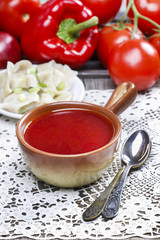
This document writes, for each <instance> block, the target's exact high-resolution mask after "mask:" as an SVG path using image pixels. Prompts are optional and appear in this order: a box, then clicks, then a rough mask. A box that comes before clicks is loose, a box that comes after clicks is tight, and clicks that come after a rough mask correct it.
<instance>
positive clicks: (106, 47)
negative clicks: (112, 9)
mask: <svg viewBox="0 0 160 240" xmlns="http://www.w3.org/2000/svg"><path fill="white" fill-rule="evenodd" d="M113 27H117V24H114V25H108V26H105V27H103V28H102V29H101V30H100V33H99V42H98V45H97V55H98V57H99V60H100V61H101V63H102V64H103V66H104V67H106V68H107V63H108V58H109V54H110V52H111V50H112V49H113V48H114V47H115V46H116V45H117V44H120V43H121V42H124V41H127V40H129V39H131V34H132V30H133V25H132V24H127V25H126V28H125V29H121V30H114V28H113ZM134 38H136V39H144V36H143V34H142V32H141V31H140V30H137V31H136V33H135V34H134Z"/></svg>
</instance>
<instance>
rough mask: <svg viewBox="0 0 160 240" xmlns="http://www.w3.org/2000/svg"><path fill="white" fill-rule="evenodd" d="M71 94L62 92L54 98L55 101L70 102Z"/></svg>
mask: <svg viewBox="0 0 160 240" xmlns="http://www.w3.org/2000/svg"><path fill="white" fill-rule="evenodd" d="M71 100H72V94H71V93H70V92H64V93H62V94H61V95H59V96H58V97H56V98H55V101H71Z"/></svg>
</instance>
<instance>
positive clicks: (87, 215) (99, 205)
mask: <svg viewBox="0 0 160 240" xmlns="http://www.w3.org/2000/svg"><path fill="white" fill-rule="evenodd" d="M123 170H124V168H122V169H120V170H119V172H118V173H117V175H116V176H115V177H114V179H113V180H112V182H111V183H110V184H109V186H108V187H107V188H106V189H105V190H104V191H103V192H102V193H101V194H100V196H99V197H98V198H97V199H96V200H95V201H94V202H93V203H92V204H91V205H90V206H89V208H87V209H86V210H85V212H84V213H83V215H82V217H83V220H84V221H91V220H94V219H96V218H97V217H98V216H99V215H100V214H101V212H102V210H103V208H104V206H105V204H106V202H107V201H108V198H109V196H110V193H111V192H112V190H113V188H114V186H115V184H116V182H117V181H118V179H119V177H120V176H121V174H122V172H123Z"/></svg>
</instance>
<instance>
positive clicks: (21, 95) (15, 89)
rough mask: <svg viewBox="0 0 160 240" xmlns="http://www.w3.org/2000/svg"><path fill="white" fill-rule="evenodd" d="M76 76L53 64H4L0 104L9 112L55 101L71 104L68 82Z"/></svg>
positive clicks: (74, 73) (67, 69)
mask: <svg viewBox="0 0 160 240" xmlns="http://www.w3.org/2000/svg"><path fill="white" fill-rule="evenodd" d="M77 74H78V72H77V71H74V70H72V69H71V68H70V67H69V66H68V65H62V64H57V63H56V62H55V61H54V60H52V61H50V62H47V63H42V64H39V65H33V64H32V63H31V62H30V61H28V60H21V61H19V62H17V63H15V64H13V63H11V62H8V64H7V68H6V69H5V70H2V71H1V72H0V103H1V107H2V108H3V109H5V110H7V111H9V112H13V113H18V114H23V113H25V112H27V111H28V110H30V109H32V108H34V107H36V106H40V105H43V104H45V103H50V102H56V101H70V100H72V92H71V91H70V88H71V85H72V81H73V79H75V78H76V77H77Z"/></svg>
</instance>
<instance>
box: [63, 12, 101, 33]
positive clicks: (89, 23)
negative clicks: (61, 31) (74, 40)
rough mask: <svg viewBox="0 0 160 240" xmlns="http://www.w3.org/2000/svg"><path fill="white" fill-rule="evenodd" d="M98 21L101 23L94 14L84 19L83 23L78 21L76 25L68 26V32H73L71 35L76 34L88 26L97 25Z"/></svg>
mask: <svg viewBox="0 0 160 240" xmlns="http://www.w3.org/2000/svg"><path fill="white" fill-rule="evenodd" d="M98 23H99V19H98V17H96V16H94V17H92V18H90V19H89V20H87V21H84V22H82V23H78V24H76V25H74V26H71V27H69V28H68V33H69V34H71V35H74V34H76V33H79V32H80V31H82V30H84V29H86V28H90V27H93V26H96V25H97V24H98Z"/></svg>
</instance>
